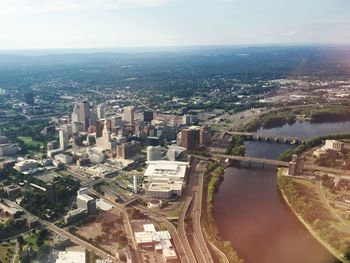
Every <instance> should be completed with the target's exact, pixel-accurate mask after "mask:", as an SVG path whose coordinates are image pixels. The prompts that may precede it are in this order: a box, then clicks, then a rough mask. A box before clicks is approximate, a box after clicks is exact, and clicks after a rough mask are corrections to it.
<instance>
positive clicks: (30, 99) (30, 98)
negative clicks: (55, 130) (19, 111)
mask: <svg viewBox="0 0 350 263" xmlns="http://www.w3.org/2000/svg"><path fill="white" fill-rule="evenodd" d="M24 102H25V103H26V104H28V105H34V93H33V91H32V90H28V91H26V92H25V93H24Z"/></svg>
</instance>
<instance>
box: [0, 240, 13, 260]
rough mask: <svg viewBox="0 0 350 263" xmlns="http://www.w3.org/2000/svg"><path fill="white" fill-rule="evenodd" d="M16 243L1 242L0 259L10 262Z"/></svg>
mask: <svg viewBox="0 0 350 263" xmlns="http://www.w3.org/2000/svg"><path fill="white" fill-rule="evenodd" d="M15 249H16V243H15V242H3V243H1V245H0V261H1V262H10V261H11V260H12V256H13V255H14V253H15Z"/></svg>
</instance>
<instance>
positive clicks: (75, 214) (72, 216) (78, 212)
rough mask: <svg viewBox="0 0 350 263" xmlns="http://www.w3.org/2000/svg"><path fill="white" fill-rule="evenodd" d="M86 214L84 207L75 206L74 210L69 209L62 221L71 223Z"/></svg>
mask: <svg viewBox="0 0 350 263" xmlns="http://www.w3.org/2000/svg"><path fill="white" fill-rule="evenodd" d="M87 215H88V211H87V210H86V209H84V208H77V209H75V210H71V211H69V212H68V213H67V215H65V216H64V217H63V220H64V223H66V224H73V223H75V222H77V221H79V220H81V219H83V218H85V217H86V216H87Z"/></svg>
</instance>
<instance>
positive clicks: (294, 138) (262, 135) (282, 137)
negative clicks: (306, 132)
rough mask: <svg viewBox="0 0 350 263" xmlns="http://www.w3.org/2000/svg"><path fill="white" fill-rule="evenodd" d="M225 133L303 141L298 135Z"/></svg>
mask: <svg viewBox="0 0 350 263" xmlns="http://www.w3.org/2000/svg"><path fill="white" fill-rule="evenodd" d="M225 134H229V135H241V136H252V137H264V138H273V139H279V140H291V141H304V139H301V138H298V137H293V136H284V135H271V134H263V133H254V132H238V131H230V132H225Z"/></svg>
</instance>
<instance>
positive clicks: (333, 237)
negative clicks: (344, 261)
mask: <svg viewBox="0 0 350 263" xmlns="http://www.w3.org/2000/svg"><path fill="white" fill-rule="evenodd" d="M277 181H278V186H279V188H280V190H281V191H282V193H283V194H284V195H285V196H286V198H287V200H288V202H289V203H290V205H291V206H292V208H293V210H294V211H295V212H296V213H298V214H300V216H301V217H302V218H303V219H304V220H305V221H306V222H307V223H308V224H309V225H310V226H311V227H312V228H313V230H314V231H316V232H317V233H318V234H319V235H320V237H321V238H322V239H323V240H324V241H326V242H327V243H328V244H329V245H330V246H331V247H333V248H334V249H335V250H337V251H340V252H342V253H344V252H345V251H347V250H348V249H349V248H350V244H349V241H346V239H345V236H344V235H345V234H343V233H340V232H339V231H338V230H337V229H335V228H334V227H333V226H332V225H331V223H330V222H327V221H326V217H325V216H324V215H323V214H321V212H320V209H317V208H316V203H315V202H316V201H315V200H314V199H313V197H312V195H310V190H309V189H307V188H306V187H305V186H304V185H303V184H301V183H298V182H296V181H295V180H293V179H292V178H290V177H286V176H281V175H279V176H278V179H277Z"/></svg>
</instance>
